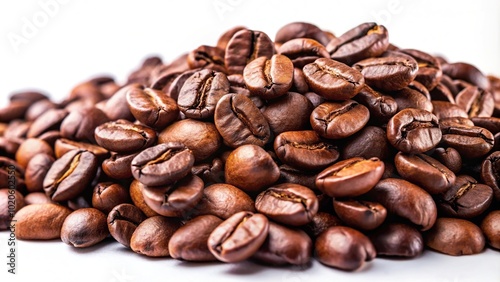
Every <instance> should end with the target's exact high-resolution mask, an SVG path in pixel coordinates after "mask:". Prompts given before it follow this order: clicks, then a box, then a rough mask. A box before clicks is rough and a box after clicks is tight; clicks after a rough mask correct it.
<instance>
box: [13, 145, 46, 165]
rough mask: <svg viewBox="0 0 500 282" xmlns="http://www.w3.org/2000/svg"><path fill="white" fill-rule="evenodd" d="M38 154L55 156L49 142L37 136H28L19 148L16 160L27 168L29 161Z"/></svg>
mask: <svg viewBox="0 0 500 282" xmlns="http://www.w3.org/2000/svg"><path fill="white" fill-rule="evenodd" d="M37 154H47V155H49V156H53V155H54V151H53V150H52V148H51V147H50V146H49V144H47V142H45V141H42V140H40V139H37V138H28V139H26V140H24V141H23V142H22V143H21V145H20V146H19V148H18V149H17V152H16V162H17V163H18V164H19V165H20V166H22V167H23V168H26V166H27V165H28V162H29V161H30V160H31V159H32V158H33V157H34V156H35V155H37Z"/></svg>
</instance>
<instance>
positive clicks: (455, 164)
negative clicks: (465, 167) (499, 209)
mask: <svg viewBox="0 0 500 282" xmlns="http://www.w3.org/2000/svg"><path fill="white" fill-rule="evenodd" d="M432 156H433V157H434V158H435V159H436V160H438V161H439V162H441V163H442V164H443V165H445V166H446V167H447V168H448V169H449V170H451V171H453V173H455V174H456V173H459V172H460V169H462V157H460V153H458V151H457V150H455V149H453V148H451V147H449V148H446V149H445V148H442V147H440V148H436V149H435V150H434V153H433V154H432ZM490 186H491V185H490Z"/></svg>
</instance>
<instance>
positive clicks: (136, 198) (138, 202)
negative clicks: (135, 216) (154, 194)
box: [129, 180, 159, 217]
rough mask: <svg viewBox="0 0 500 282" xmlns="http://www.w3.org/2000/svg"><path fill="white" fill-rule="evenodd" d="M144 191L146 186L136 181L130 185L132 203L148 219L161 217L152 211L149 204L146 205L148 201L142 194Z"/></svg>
mask: <svg viewBox="0 0 500 282" xmlns="http://www.w3.org/2000/svg"><path fill="white" fill-rule="evenodd" d="M143 189H144V184H142V183H141V182H139V181H137V180H134V181H132V183H130V188H129V192H130V199H131V200H132V203H134V205H135V206H136V207H138V208H139V209H140V210H141V211H142V212H143V213H144V214H145V215H146V216H147V217H152V216H156V215H159V214H158V213H157V212H155V211H154V210H152V209H151V208H150V207H149V206H148V204H146V201H145V200H144V196H143V194H142V190H143Z"/></svg>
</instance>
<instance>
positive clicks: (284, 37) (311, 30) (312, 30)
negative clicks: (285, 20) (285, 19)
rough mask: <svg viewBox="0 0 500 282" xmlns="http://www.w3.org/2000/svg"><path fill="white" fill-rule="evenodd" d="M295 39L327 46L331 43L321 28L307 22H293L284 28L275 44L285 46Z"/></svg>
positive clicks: (276, 37)
mask: <svg viewBox="0 0 500 282" xmlns="http://www.w3.org/2000/svg"><path fill="white" fill-rule="evenodd" d="M295 38H310V39H314V40H316V41H318V42H319V43H321V44H323V45H326V44H328V42H329V41H330V40H329V38H328V36H327V35H326V34H325V32H324V31H322V30H321V29H320V28H319V27H317V26H315V25H313V24H310V23H305V22H293V23H289V24H286V25H284V26H282V27H281V28H280V29H279V30H278V31H277V32H276V36H275V38H274V42H275V43H280V44H283V43H285V42H287V41H289V40H292V39H295Z"/></svg>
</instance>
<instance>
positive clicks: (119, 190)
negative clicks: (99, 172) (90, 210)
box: [92, 182, 130, 214]
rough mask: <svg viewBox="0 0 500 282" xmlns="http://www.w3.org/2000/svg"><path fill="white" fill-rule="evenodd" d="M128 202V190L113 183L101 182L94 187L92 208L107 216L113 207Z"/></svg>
mask: <svg viewBox="0 0 500 282" xmlns="http://www.w3.org/2000/svg"><path fill="white" fill-rule="evenodd" d="M128 202H130V195H129V191H128V189H125V187H123V186H122V185H120V184H118V183H113V182H101V183H98V184H97V185H96V186H95V187H94V191H93V193H92V207H94V208H96V209H98V210H100V211H102V212H103V213H105V214H108V213H109V212H110V211H111V210H112V209H113V208H114V207H115V206H118V205H120V204H124V203H128Z"/></svg>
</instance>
